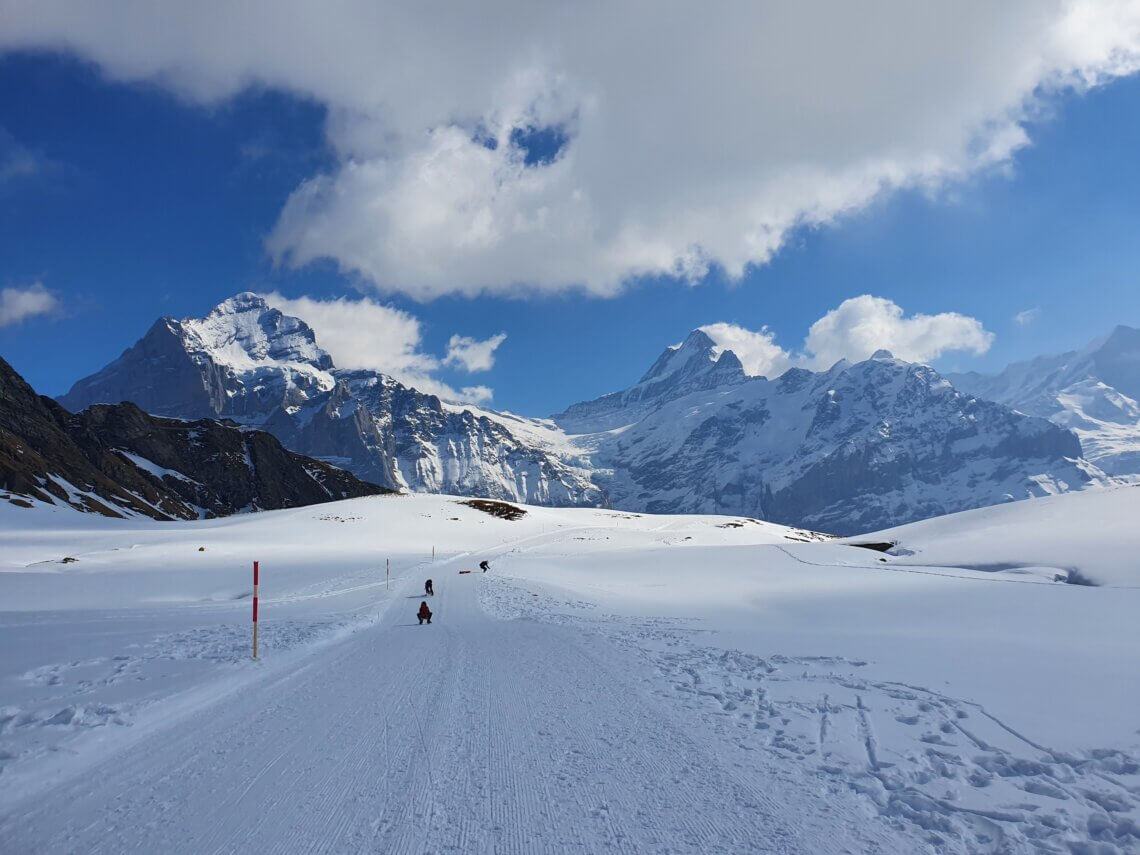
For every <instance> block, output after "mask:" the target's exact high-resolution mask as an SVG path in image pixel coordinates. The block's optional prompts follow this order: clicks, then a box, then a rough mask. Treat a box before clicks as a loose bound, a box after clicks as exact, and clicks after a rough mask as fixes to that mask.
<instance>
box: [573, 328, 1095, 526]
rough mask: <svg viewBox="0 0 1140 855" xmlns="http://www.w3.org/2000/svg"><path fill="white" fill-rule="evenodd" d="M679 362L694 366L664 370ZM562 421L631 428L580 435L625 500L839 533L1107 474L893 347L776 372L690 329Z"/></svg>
mask: <svg viewBox="0 0 1140 855" xmlns="http://www.w3.org/2000/svg"><path fill="white" fill-rule="evenodd" d="M686 351H689V352H688V353H686ZM729 357H732V358H731V360H729V364H728V367H727V368H726V367H725V365H724V363H725V361H726V360H727V359H729ZM670 365H679V366H683V368H681V369H680V370H675V371H673V372H671V373H667V374H665V376H662V372H661V371H660V370H659V368H660V367H662V366H664V367H665V368H668V367H669V366H670ZM555 420H556V421H557V422H558V423H559V424H560V425H563V426H565V427H567V428H571V429H576V430H577V431H581V432H583V433H587V432H601V431H609V430H612V429H613V428H614V427H615V426H618V425H628V426H627V427H625V428H624V430H621V431H619V432H615V433H613V434H604V433H595V434H594V436H593V438H592V439H589V440H587V438H586V437H582V438H580V439H579V441H580V442H583V443H585V442H588V443H589V444H591V446H592V447H593V448H594V449H595V452H594V458H593V460H594V463H595V465H596V466H597V467H598V475H597V477H598V480H599V483H600V484H601V485H602V486H603V487H605V489H606V490H607V492H608V494H609V496H610V500H611V502H612V504H613V505H614V507H621V508H628V509H631V510H642V511H648V512H654V513H666V512H668V513H734V514H747V515H751V516H756V517H761V518H763V519H767V520H771V521H774V522H780V523H788V524H794V525H798V526H807V527H811V528H817V529H821V530H824V531H831V532H836V533H840V534H852V533H858V532H862V531H870V530H874V529H877V528H883V527H886V526H889V525H895V524H898V523H901V522H904V521H911V520H915V519H921V518H923V517H928V516H935V515H937V514H943V513H951V512H954V511H959V510H965V509H967V508H973V507H979V506H982V505H988V504H995V503H998V502H1002V501H1009V500H1011V499H1015V498H1025V497H1028V496H1033V495H1042V494H1045V493H1050V492H1059V491H1064V490H1070V489H1079V488H1081V487H1084V486H1087V485H1089V484H1090V483H1096V482H1098V481H1103V480H1105V479H1104V477H1103V474H1102V473H1100V472H1099V471H1097V470H1096V468H1095V467H1092V466H1089V465H1088V464H1087V463H1086V462H1085V461H1083V460H1081V459H1080V456H1081V448H1080V443H1079V441H1078V440H1077V438H1076V437H1075V436H1074V435H1073V434H1072V433H1071V432H1069V431H1067V430H1063V429H1061V428H1059V427H1057V426H1055V425H1053V424H1050V423H1049V422H1048V421H1046V420H1044V419H1039V418H1031V417H1027V416H1025V415H1022V414H1020V413H1015V412H1013V411H1011V410H1009V409H1008V408H1006V407H1003V406H1001V405H999V404H994V403H991V402H988V401H981V400H978V399H976V398H974V397H972V396H970V395H965V394H962V393H961V392H958V391H957V390H955V389H954V388H953V387H952V386H951V385H950V383H949V382H947V381H946V380H945V379H944V378H943V377H941V376H940V375H939V374H938V373H937V372H936V371H934V370H933V369H932V368H929V367H927V366H923V365H914V364H910V363H906V362H903V361H901V360H896V359H894V358H893V357H891V355H890V354H889V353H887V352H885V351H880V352H878V353H876V354H875V355H874V357H872V358H871V359H869V360H866V361H864V362H860V363H857V364H849V363H847V362H840V363H838V364H836V365H835V366H833V367H832V368H831V369H830V370H828V371H824V372H812V371H808V370H805V369H792V370H790V371H788V372H786V373H785V374H783V375H782V376H781V377H779V378H777V379H775V380H768V379H766V378H763V377H746V376H744V374H743V371H740V370H739V361H738V360H736V359H735V357H734V356H732V354H731V352H729V351H724V352H719V351H718V350H717V349H716V348H714V347H713V345H712V342H711V340H710V339H708V337H707V336H704V334H700V335H698V334H697V333H694V334H693V335H690V337H689V338H688V339H687V340H686V341H685V343H684V344H683V345H681V346H680V347H679V348H676V349H670V350H669V351H666V352H665V353H664V354H663V355H662V357H661V359H659V360H658V362H657V364H656V365H655V366H654V369H651V371H650V372H649V373H648V374H646V376H645V377H644V378H643V379H642V380H641V381H640V383H638V385H637V386H635V387H633V388H632V389H630V390H627V391H625V392H620V393H615V394H613V395H607V396H605V397H604V398H600V399H598V400H597V401H592V402H588V403H585V404H578V405H575V406H574V407H571V408H570V409H568V410H567V411H566V412H565V413H562V414H560V415H558V416H555Z"/></svg>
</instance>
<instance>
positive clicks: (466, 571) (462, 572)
mask: <svg viewBox="0 0 1140 855" xmlns="http://www.w3.org/2000/svg"><path fill="white" fill-rule="evenodd" d="M470 572H471V571H470V570H460V571H459V575H460V576H462V575H463V574H464V573H470Z"/></svg>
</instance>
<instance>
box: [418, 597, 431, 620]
mask: <svg viewBox="0 0 1140 855" xmlns="http://www.w3.org/2000/svg"><path fill="white" fill-rule="evenodd" d="M416 617H418V618H419V619H420V626H423V622H424V621H425V620H426V621H427V622H428V623H431V609H429V608H428V607H427V600H424V601H423V602H422V603H420V610H419V611H418V612H416Z"/></svg>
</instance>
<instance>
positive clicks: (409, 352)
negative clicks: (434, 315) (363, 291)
mask: <svg viewBox="0 0 1140 855" xmlns="http://www.w3.org/2000/svg"><path fill="white" fill-rule="evenodd" d="M262 296H263V297H264V298H265V301H266V302H267V303H269V305H271V306H273V307H274V308H276V309H280V310H281V311H282V312H284V313H285V314H287V315H293V316H295V317H298V318H301V319H302V320H304V321H305V322H306V323H307V324H308V325H309V326H311V327H312V328H313V332H315V333H316V335H317V343H318V344H320V346H321V347H323V348H324V349H325V350H327V351H328V353H329V355H330V356H331V357H332V360H333V363H334V364H335V365H336V366H337V367H338V368H348V369H354V368H366V369H369V370H372V371H380V372H383V373H384V374H388V375H390V376H391V377H394V378H395V379H396V380H399V381H400V382H401V383H404V384H405V385H408V386H412V387H414V388H416V389H418V390H419V391H421V392H426V393H428V394H430V395H438V396H439V397H440V398H443V399H445V400H448V401H457V402H460V403H474V404H478V403H485V402H487V401H489V400H490V399H491V397H492V395H493V392H492V390H491V389H490V388H489V387H487V386H465V387H463V388H462V389H454V388H452V387H451V386H449V385H448V384H447V383H445V382H443V381H442V380H440V379H438V378H437V377H435V376H433V372H435V371H438V370H439V368H440V367H441V365H442V364H443V363H442V362H441V360H439V359H438V358H436V357H434V356H432V355H431V354H428V353H425V352H423V350H422V349H421V348H422V344H423V329H422V326H421V324H420V321H419V319H418V318H416V317H414V316H413V315H410V314H408V313H407V312H404V311H401V310H400V309H396V308H394V307H392V306H385V305H384V304H382V303H378V302H376V301H375V300H371V299H368V298H363V299H359V300H350V299H348V298H344V297H341V298H339V299H335V300H316V299H313V298H312V297H297V298H289V297H285V296H283V295H281V294H278V293H269V294H263V295H262ZM503 337H504V338H505V337H506V336H505V334H504V336H503ZM457 338H461V337H459V336H452V342H455V340H456V339H457ZM464 340H466V341H470V342H472V343H473V344H474V345H476V350H477V349H478V345H480V344H484V345H485V344H486V342H482V343H480V342H476V341H475V340H474V339H464ZM496 346H497V343H496ZM493 351H494V347H491V348H490V350H489V352H488V353H487V358H488V359H491V361H492V363H493V358H492V357H491V353H492V352H493ZM448 356H449V357H450V353H449V354H448ZM490 367H491V366H490V365H487V368H490Z"/></svg>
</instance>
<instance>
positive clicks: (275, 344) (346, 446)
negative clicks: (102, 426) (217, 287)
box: [59, 293, 604, 506]
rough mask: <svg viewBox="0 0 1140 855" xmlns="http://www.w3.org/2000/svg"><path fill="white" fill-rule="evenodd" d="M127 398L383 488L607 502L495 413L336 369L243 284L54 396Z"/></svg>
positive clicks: (162, 324)
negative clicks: (232, 427) (261, 434)
mask: <svg viewBox="0 0 1140 855" xmlns="http://www.w3.org/2000/svg"><path fill="white" fill-rule="evenodd" d="M127 400H129V401H133V402H134V403H136V404H138V405H139V406H140V407H142V408H143V409H145V410H147V411H148V412H151V413H155V414H158V415H165V416H176V417H179V418H200V417H203V416H209V417H212V418H218V417H227V418H231V419H234V420H235V421H237V422H239V423H241V424H244V425H251V426H256V427H261V428H264V429H265V430H267V431H269V432H270V433H272V434H273V435H274V436H276V437H277V438H278V439H280V440H281V441H282V442H283V443H284V444H285V445H286V446H287V447H288V448H290V449H293V450H294V451H298V452H300V453H302V454H307V455H310V456H312V457H316V458H318V459H322V460H326V461H328V462H332V463H335V464H337V465H339V466H343V467H344V468H346V469H348V470H350V471H351V472H353V473H354V474H355V475H357V476H358V477H360V478H363V479H365V480H366V481H371V482H373V483H376V484H380V485H382V486H385V487H390V488H407V489H412V490H421V491H427V492H445V493H454V494H463V495H480V496H490V497H494V498H504V499H513V500H516V501H523V502H531V503H535V504H546V505H558V506H567V505H596V504H601V503H603V502H604V497H603V496H602V494H601V492H600V491H599V490H598V489H597V488H596V487H595V486H594V484H593V483H592V482H591V480H590V478H589V473H587V472H583V471H581V470H580V469H579V468H578V467H575V466H574V465H571V464H570V463H567V462H566V461H564V460H563V459H562V458H560V457H559V456H557V455H554V454H549V453H547V452H545V451H543V450H542V449H541V448H538V447H535V446H534V445H533V444H531V443H527V442H525V441H521V440H520V439H519V438H518V437H516V436H515V434H514V433H513V432H512V431H511V430H510V429H509V428H508V427H507V426H506V424H505V423H504V421H503V420H502V419H499V420H495V419H491V418H488V417H487V416H486V415H484V414H479V413H477V412H476V411H473V410H471V409H465V408H461V407H454V406H449V405H446V404H444V403H442V402H441V401H440V400H439V398H437V397H435V396H434V395H425V394H423V393H421V392H418V391H416V390H415V389H410V388H408V387H407V386H404V385H402V384H401V383H398V382H396V381H395V380H393V379H392V378H391V377H387V376H385V375H383V374H378V373H375V372H370V371H343V370H339V369H337V368H336V367H335V366H334V365H333V362H332V359H331V357H330V356H329V355H328V353H326V352H325V351H324V350H322V349H321V348H320V346H319V345H318V344H317V341H316V336H315V335H314V333H313V330H312V329H311V328H310V327H309V326H308V325H307V324H306V323H305V322H304V321H302V320H301V319H299V318H295V317H290V316H288V315H285V314H282V313H281V312H280V311H278V310H277V309H274V308H272V307H271V306H269V305H268V304H266V302H265V300H264V299H262V298H261V297H259V296H258V295H256V294H252V293H243V294H238V295H237V296H235V297H232V298H230V299H228V300H226V301H225V302H223V303H221V304H220V305H218V306H217V307H216V308H214V309H213V311H211V312H210V313H209V314H208V315H206V317H204V318H198V319H188V320H182V321H179V320H175V319H173V318H162V319H160V320H158V321H157V322H156V323H155V324H154V326H152V327H151V328H150V330H149V332H147V334H146V335H145V336H144V337H143V338H142V339H140V340H139V341H138V342H137V343H136V344H135V345H134V346H133V347H131V348H129V349H128V350H126V351H125V352H124V353H123V355H122V356H120V357H119V358H118V359H117V360H115V361H114V362H112V363H111V364H110V365H108V366H107V367H106V368H104V369H103V370H102V371H100V372H98V373H97V374H94V375H92V376H91V377H88V378H86V379H83V380H80V381H79V382H78V383H76V384H75V385H74V386H73V387H72V389H71V391H70V392H68V393H67V394H66V395H64V396H62V397H61V398H60V399H59V401H60V403H61V404H63V406H65V407H67V408H68V409H70V410H73V411H76V410H80V409H83V408H85V407H88V406H90V405H92V404H97V403H117V402H119V401H127Z"/></svg>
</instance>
